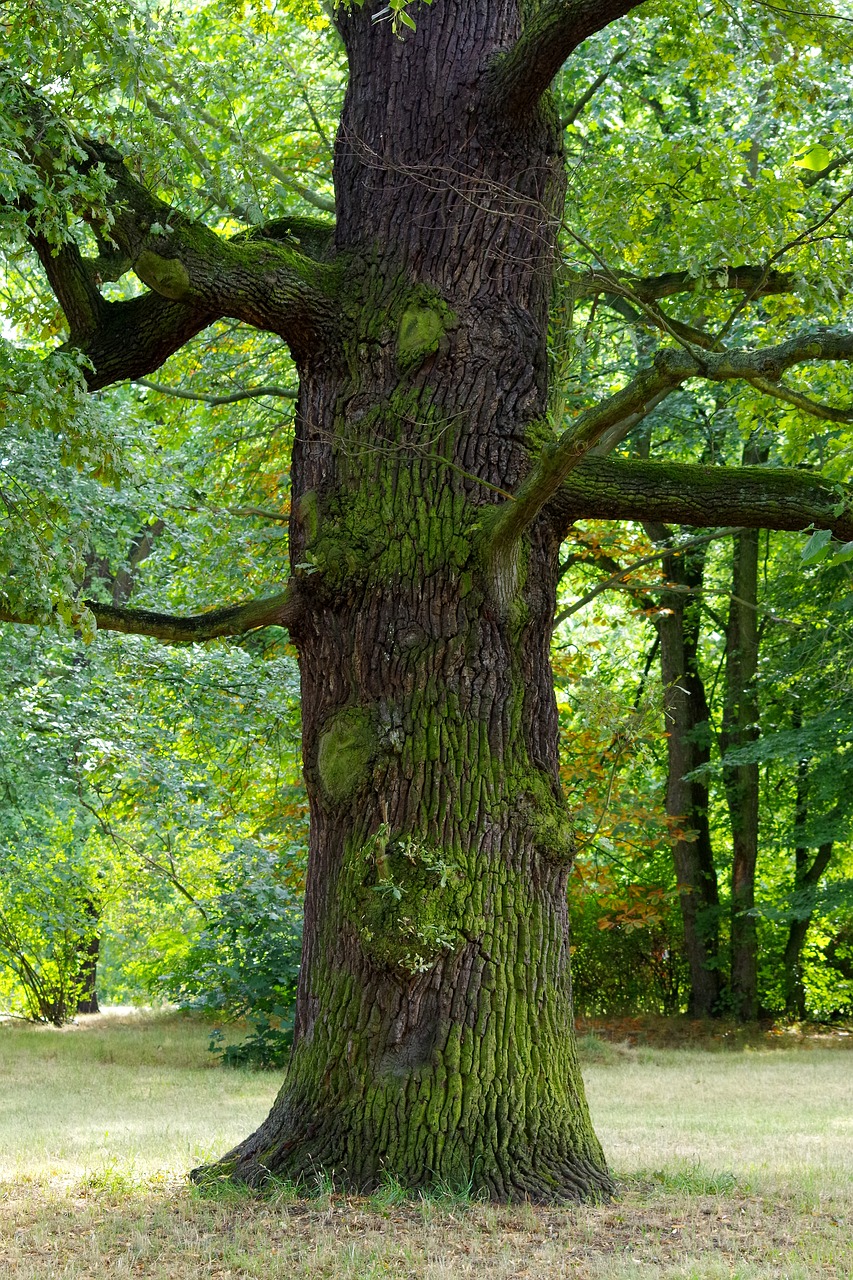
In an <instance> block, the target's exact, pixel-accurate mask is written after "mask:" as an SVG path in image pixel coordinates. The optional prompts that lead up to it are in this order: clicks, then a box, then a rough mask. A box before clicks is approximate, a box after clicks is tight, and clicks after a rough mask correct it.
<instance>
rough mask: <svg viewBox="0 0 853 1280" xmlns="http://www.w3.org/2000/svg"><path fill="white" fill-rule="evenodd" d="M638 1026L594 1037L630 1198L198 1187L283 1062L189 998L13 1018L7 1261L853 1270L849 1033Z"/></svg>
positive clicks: (664, 1277)
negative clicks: (151, 1006) (114, 1015)
mask: <svg viewBox="0 0 853 1280" xmlns="http://www.w3.org/2000/svg"><path fill="white" fill-rule="evenodd" d="M630 1039H631V1037H626V1038H625V1039H624V1041H623V1042H622V1043H617V1044H613V1043H610V1042H608V1041H606V1040H604V1039H602V1038H601V1036H600V1035H597V1036H588V1037H584V1040H583V1052H584V1059H585V1068H584V1074H585V1078H586V1081H587V1091H588V1094H589V1099H590V1105H591V1108H592V1112H593V1117H594V1119H595V1122H596V1127H597V1130H598V1132H599V1135H600V1136H601V1138H602V1141H603V1142H604V1145H605V1148H606V1150H607V1152H608V1156H609V1158H610V1162H611V1166H612V1168H613V1169H614V1171H615V1173H616V1174H617V1176H618V1177H619V1179H620V1190H621V1198H620V1200H619V1201H618V1202H616V1203H614V1204H611V1205H603V1206H596V1207H583V1208H577V1209H547V1208H545V1209H543V1208H535V1207H532V1206H529V1205H520V1206H516V1207H509V1208H506V1207H494V1206H490V1205H479V1204H466V1203H464V1202H459V1201H454V1200H452V1199H448V1198H445V1199H443V1200H442V1199H432V1200H419V1201H411V1200H405V1199H403V1198H402V1197H401V1196H400V1194H399V1192H398V1189H397V1188H395V1187H394V1186H393V1185H389V1186H388V1187H386V1188H384V1189H383V1191H381V1192H380V1193H378V1194H377V1195H374V1196H372V1197H370V1198H362V1199H355V1198H344V1197H339V1196H335V1195H331V1194H329V1191H328V1188H326V1187H323V1186H322V1185H320V1186H318V1187H317V1188H316V1189H315V1190H314V1194H313V1195H312V1196H311V1197H310V1198H308V1199H302V1200H296V1199H294V1198H293V1197H292V1196H291V1195H290V1194H288V1193H287V1191H286V1189H283V1190H280V1191H279V1192H278V1194H277V1195H274V1196H273V1197H271V1198H267V1199H258V1198H255V1197H253V1196H250V1195H245V1194H240V1193H239V1192H226V1193H222V1192H221V1191H220V1192H217V1193H216V1194H215V1195H211V1194H209V1193H208V1194H204V1193H202V1192H200V1191H199V1190H197V1189H195V1188H190V1187H188V1186H187V1184H186V1182H185V1180H184V1174H185V1172H186V1170H187V1169H188V1168H190V1167H192V1166H193V1165H194V1164H198V1163H200V1162H201V1161H204V1160H205V1159H209V1158H210V1157H212V1156H215V1155H217V1154H221V1153H222V1152H223V1151H224V1150H225V1149H226V1148H227V1147H228V1146H229V1145H231V1144H232V1143H233V1142H234V1141H236V1140H237V1139H238V1138H240V1137H243V1136H245V1134H246V1133H248V1132H249V1130H250V1129H251V1128H253V1127H254V1126H255V1125H256V1123H257V1122H258V1120H259V1119H261V1118H262V1116H263V1115H264V1114H265V1112H266V1109H267V1107H268V1106H269V1103H270V1102H271V1100H272V1097H273V1095H274V1093H275V1090H276V1085H277V1080H276V1078H275V1077H274V1076H269V1075H252V1074H247V1073H242V1072H226V1071H223V1070H221V1069H218V1068H216V1067H215V1066H212V1065H211V1062H210V1059H209V1055H207V1053H206V1050H205V1045H206V1035H205V1031H204V1029H203V1028H202V1027H200V1026H199V1025H198V1024H194V1023H192V1022H187V1021H185V1020H183V1019H179V1018H174V1017H171V1018H148V1019H138V1018H130V1019H127V1018H124V1019H109V1018H101V1019H90V1020H87V1021H86V1023H85V1025H81V1026H79V1027H75V1028H70V1029H68V1030H64V1031H55V1030H50V1029H39V1028H28V1027H22V1026H10V1025H6V1026H0V1179H2V1185H0V1240H2V1249H0V1277H3V1280H5V1278H6V1277H10V1278H11V1277H14V1278H15V1280H30V1278H32V1280H35V1278H36V1277H38V1280H42V1278H44V1280H47V1278H51V1280H52V1278H53V1277H57V1278H58V1277H62V1278H63V1280H78V1278H79V1280H82V1278H83V1277H87V1278H89V1277H91V1278H95V1277H97V1278H98V1280H102V1278H104V1277H110V1276H120V1277H130V1276H141V1277H148V1278H150V1280H155V1278H156V1280H166V1278H167V1277H168V1280H190V1277H193V1278H195V1277H216V1280H226V1278H228V1280H237V1278H238V1277H240V1278H243V1277H247V1278H248V1277H257V1278H258V1280H261V1278H262V1277H263V1280H277V1278H278V1277H287V1280H303V1277H304V1278H305V1280H308V1277H312V1278H313V1277H324V1278H325V1277H329V1280H338V1278H339V1277H340V1278H344V1277H346V1278H349V1277H352V1280H372V1278H373V1277H380V1276H392V1277H400V1280H404V1278H405V1280H408V1278H409V1277H411V1278H412V1280H462V1277H483V1278H486V1277H488V1278H489V1280H491V1277H495V1280H509V1278H510V1277H513V1278H514V1277H530V1278H533V1280H556V1278H557V1277H579V1278H585V1277H589V1280H624V1277H627V1276H631V1277H638V1278H640V1280H651V1278H652V1277H655V1278H656V1280H657V1278H660V1280H670V1278H671V1280H675V1278H676V1277H683V1278H684V1280H692V1278H696V1280H706V1278H707V1280H717V1278H718V1277H719V1278H723V1277H727V1278H728V1277H736V1278H737V1280H759V1278H761V1280H764V1278H767V1280H769V1278H770V1277H779V1278H784V1280H801V1278H802V1280H805V1278H806V1277H808V1278H809V1280H811V1278H813V1277H821V1278H822V1277H828V1278H829V1280H836V1278H838V1280H841V1278H847V1277H851V1276H853V1230H851V1223H853V1056H851V1054H850V1052H845V1051H844V1049H843V1048H839V1047H830V1045H829V1043H826V1044H823V1043H820V1042H818V1043H817V1044H811V1045H810V1046H809V1047H802V1046H800V1047H784V1048H779V1049H776V1050H775V1051H770V1050H768V1049H766V1048H765V1047H764V1042H763V1041H759V1042H757V1044H755V1045H746V1046H745V1047H740V1048H739V1049H738V1050H736V1051H726V1050H720V1049H719V1048H714V1047H713V1046H705V1045H702V1044H700V1045H698V1046H697V1045H696V1044H692V1045H691V1047H687V1048H680V1049H672V1048H655V1047H649V1046H648V1045H645V1044H643V1043H638V1044H635V1045H634V1046H632V1045H631V1044H630ZM634 1039H638V1037H634ZM851 1039H853V1038H851ZM688 1043H689V1042H688ZM843 1043H844V1041H838V1042H837V1044H839V1045H840V1044H843ZM846 1043H847V1044H849V1043H850V1040H849V1039H848V1041H847V1042H846ZM806 1044H807V1045H809V1042H806Z"/></svg>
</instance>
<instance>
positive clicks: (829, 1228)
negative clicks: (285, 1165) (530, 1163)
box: [0, 1184, 853, 1280]
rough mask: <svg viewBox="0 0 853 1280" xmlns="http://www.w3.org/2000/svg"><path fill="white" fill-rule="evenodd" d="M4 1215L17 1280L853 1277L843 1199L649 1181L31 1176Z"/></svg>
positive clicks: (8, 1272)
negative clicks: (466, 1197) (362, 1192)
mask: <svg viewBox="0 0 853 1280" xmlns="http://www.w3.org/2000/svg"><path fill="white" fill-rule="evenodd" d="M0 1222H2V1234H3V1237H4V1260H3V1263H2V1264H0V1265H1V1266H2V1274H3V1276H4V1277H7V1276H8V1277H9V1278H10V1280H12V1278H14V1280H36V1278H38V1280H52V1278H53V1277H60V1276H61V1277H63V1280H65V1278H67V1280H84V1278H85V1280H90V1278H91V1280H96V1278H97V1280H102V1278H103V1277H107V1276H142V1277H146V1278H148V1280H167V1277H168V1280H190V1277H197V1276H205V1277H210V1278H211V1280H237V1278H238V1277H240V1278H241V1280H243V1278H246V1280H249V1278H252V1280H254V1278H256V1277H257V1280H278V1277H282V1278H284V1277H286V1278H287V1280H308V1278H309V1277H310V1278H311V1280H315V1278H316V1280H321V1278H322V1280H325V1278H326V1277H328V1278H329V1280H338V1277H341V1278H350V1277H352V1278H353V1280H371V1278H372V1277H379V1276H395V1277H400V1280H404V1278H405V1280H463V1278H464V1277H471V1276H483V1277H486V1276H488V1277H494V1278H495V1280H509V1278H510V1277H513V1278H514V1277H531V1278H534V1280H557V1277H570V1276H571V1277H589V1278H590V1280H593V1278H594V1280H622V1278H623V1277H627V1276H635V1277H643V1278H644V1280H645V1278H646V1277H648V1278H651V1277H661V1278H662V1280H670V1278H671V1280H675V1278H676V1277H684V1278H685V1280H687V1278H692V1277H697V1278H698V1277H701V1278H702V1280H705V1278H706V1277H707V1278H708V1280H710V1278H712V1277H713V1278H714V1280H716V1278H717V1277H737V1278H738V1280H759V1278H760V1280H765V1278H766V1280H770V1277H774V1278H775V1277H778V1278H782V1277H784V1280H801V1278H802V1280H805V1278H806V1277H810V1278H811V1277H818V1276H820V1277H827V1280H842V1278H843V1277H848V1276H850V1275H851V1273H853V1245H851V1242H850V1235H849V1231H848V1228H847V1224H846V1223H845V1222H844V1221H843V1219H842V1218H841V1217H840V1216H839V1214H838V1207H837V1206H836V1208H833V1207H832V1206H831V1205H829V1204H826V1205H824V1206H823V1207H822V1208H821V1209H819V1210H816V1209H804V1208H803V1207H802V1205H799V1204H798V1203H797V1202H796V1200H794V1201H791V1200H788V1201H768V1200H765V1199H763V1198H761V1197H757V1196H750V1195H746V1194H743V1193H738V1192H734V1193H732V1194H731V1195H728V1196H726V1197H722V1198H721V1197H715V1196H693V1195H685V1194H683V1193H682V1194H674V1193H672V1192H667V1191H661V1190H660V1189H659V1188H657V1187H655V1186H645V1187H644V1186H639V1185H636V1184H634V1185H631V1184H629V1185H627V1186H625V1187H623V1198H622V1199H621V1201H620V1202H618V1203H616V1204H612V1205H602V1206H596V1207H581V1208H574V1209H543V1208H536V1207H533V1206H530V1205H520V1206H517V1207H512V1206H509V1207H503V1206H499V1207H496V1206H491V1205H476V1204H475V1205H469V1206H458V1205H449V1204H441V1203H437V1202H431V1201H422V1202H420V1203H417V1202H409V1203H406V1204H401V1205H394V1206H388V1207H380V1206H377V1205H376V1203H375V1201H373V1200H368V1199H356V1198H345V1197H338V1196H331V1197H323V1198H321V1199H320V1200H318V1201H315V1202H311V1201H308V1202H305V1201H302V1202H298V1203H286V1202H282V1201H281V1200H279V1201H276V1199H275V1198H273V1199H271V1200H269V1199H256V1198H253V1197H247V1196H239V1195H235V1196H230V1197H227V1198H225V1199H224V1200H223V1199H210V1198H206V1197H204V1196H203V1195H199V1194H198V1193H195V1192H193V1191H190V1190H187V1189H186V1188H175V1187H172V1188H169V1189H165V1188H162V1189H152V1188H148V1189H144V1188H137V1189H136V1190H134V1191H133V1192H127V1193H126V1194H123V1195H116V1193H115V1192H111V1191H108V1190H104V1189H92V1188H85V1187H82V1186H78V1187H74V1188H68V1189H66V1190H65V1191H61V1192H60V1191H57V1190H56V1189H55V1188H53V1189H51V1188H45V1187H38V1186H30V1187H21V1186H19V1187H18V1188H17V1190H16V1191H15V1192H14V1194H13V1195H11V1196H10V1197H9V1198H8V1199H7V1200H6V1202H5V1203H4V1205H3V1207H2V1210H0Z"/></svg>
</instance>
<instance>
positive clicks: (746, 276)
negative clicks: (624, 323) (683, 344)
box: [568, 265, 796, 303]
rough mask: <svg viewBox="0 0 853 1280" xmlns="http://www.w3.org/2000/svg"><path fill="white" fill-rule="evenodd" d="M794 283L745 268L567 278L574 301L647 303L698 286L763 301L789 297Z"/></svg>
mask: <svg viewBox="0 0 853 1280" xmlns="http://www.w3.org/2000/svg"><path fill="white" fill-rule="evenodd" d="M795 283H796V282H795V280H794V277H793V276H792V275H791V274H790V272H787V271H774V270H768V269H767V268H766V267H755V266H748V265H742V266H739V267H720V268H719V269H715V270H713V271H712V272H710V274H709V275H708V276H707V277H702V278H701V279H700V278H697V277H696V276H693V275H690V274H689V273H688V272H687V271H666V272H664V274H663V275H659V276H630V275H624V274H617V273H616V272H610V271H602V270H597V271H588V272H586V273H584V274H580V273H578V274H577V275H570V276H569V277H568V288H569V291H570V292H571V294H572V296H573V297H574V298H576V299H582V298H595V297H599V296H600V295H601V294H610V295H613V296H615V297H623V298H630V299H632V300H634V301H636V302H646V303H648V302H660V300H661V299H662V298H671V297H673V296H674V295H675V294H679V293H695V292H696V290H697V289H698V288H699V287H700V286H701V287H702V288H705V289H719V290H729V291H733V292H743V293H748V294H750V296H751V297H753V298H763V297H765V295H767V294H774V293H790V292H791V291H792V290H793V289H794V287H795Z"/></svg>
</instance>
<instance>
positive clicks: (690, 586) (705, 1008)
mask: <svg viewBox="0 0 853 1280" xmlns="http://www.w3.org/2000/svg"><path fill="white" fill-rule="evenodd" d="M645 528H646V532H647V533H648V534H649V536H650V537H651V538H653V539H654V540H655V541H662V540H663V539H664V538H666V537H668V536H669V530H668V529H666V528H664V527H663V526H662V525H658V524H653V523H650V522H647V523H646V526H645ZM705 555H706V551H705V548H704V547H703V548H701V549H697V550H696V551H694V552H692V553H690V554H687V555H679V556H667V557H666V559H665V561H664V571H665V573H666V575H667V578H668V579H669V581H670V582H672V583H673V584H674V586H676V587H677V588H681V590H677V591H673V592H671V593H667V594H665V595H664V596H663V597H662V599H661V605H662V608H661V609H660V611H659V612H658V613H656V614H655V615H654V623H655V626H656V627H657V632H658V635H659V636H660V664H661V681H662V683H663V687H664V710H665V714H666V732H667V740H666V742H667V787H666V812H667V815H668V817H669V818H670V820H671V821H672V822H673V824H674V830H673V836H672V858H673V863H674V866H675V874H676V878H677V881H678V895H679V904H680V907H681V917H682V921H683V924H684V948H685V952H686V955H687V964H688V968H689V970H690V1003H689V1013H690V1014H691V1016H692V1017H694V1018H710V1017H713V1016H714V1015H715V1014H717V1013H718V1012H719V1007H718V1005H719V998H720V972H719V959H718V941H719V905H720V900H719V896H718V893H717V873H716V869H715V867H714V854H713V848H712V845H711V829H710V826H709V823H708V802H709V797H708V785H707V783H706V782H705V781H704V780H703V779H702V778H692V777H690V776H689V775H690V774H692V773H693V772H694V770H697V769H700V768H701V767H702V766H703V765H707V764H708V762H709V761H710V758H711V755H710V728H709V719H710V713H709V710H708V700H707V697H706V694H705V685H704V682H703V680H702V675H701V673H700V670H699V608H698V600H697V599H696V595H695V593H698V592H699V591H700V590H701V587H702V581H703V577H704V571H705ZM687 592H693V593H694V596H693V598H691V596H690V595H688V594H687Z"/></svg>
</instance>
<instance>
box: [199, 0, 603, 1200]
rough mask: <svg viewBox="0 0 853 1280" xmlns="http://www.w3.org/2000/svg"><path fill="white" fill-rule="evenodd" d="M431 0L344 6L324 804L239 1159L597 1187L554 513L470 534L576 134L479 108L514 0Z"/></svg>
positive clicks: (320, 619) (534, 414) (314, 400)
mask: <svg viewBox="0 0 853 1280" xmlns="http://www.w3.org/2000/svg"><path fill="white" fill-rule="evenodd" d="M437 8H438V6H436V9H437ZM434 13H435V10H432V9H427V8H421V9H420V10H419V12H418V29H417V32H416V33H414V34H411V33H407V36H406V39H405V40H402V41H401V40H397V39H395V38H394V37H393V35H392V34H391V32H390V30H389V28H388V26H387V24H385V25H384V26H383V24H374V23H372V22H371V20H370V15H369V13H368V12H367V11H366V10H362V9H357V8H355V7H354V8H353V11H352V13H351V14H349V15H346V16H345V17H343V18H342V29H343V32H344V35H345V39H346V42H347V47H348V52H349V56H350V67H351V78H350V88H349V91H348V96H347V100H346V105H345V110H344V115H343V120H342V125H341V131H340V134H339V139H338V146H337V156H336V190H337V196H338V223H337V250H338V256H339V261H340V262H342V263H344V264H345V266H344V267H342V270H345V271H346V274H347V280H348V289H349V299H350V302H349V307H350V310H349V312H348V314H347V317H346V322H347V328H348V330H349V333H350V336H349V338H348V339H347V341H346V342H345V343H344V344H342V345H341V346H340V347H339V348H337V349H326V350H325V351H323V352H322V354H321V355H320V356H318V357H314V358H312V359H310V360H307V361H305V362H304V363H303V366H302V368H301V393H300V401H299V414H298V437H297V444H296V450H295V458H294V469H293V493H294V518H293V524H292V531H291V536H292V555H293V561H294V565H295V566H296V569H295V572H296V574H297V576H298V577H299V578H300V579H301V581H302V589H303V590H304V592H305V593H306V598H308V599H309V600H310V605H311V607H310V609H308V610H307V611H306V613H305V615H304V617H303V618H302V620H301V621H300V622H299V623H298V624H297V625H295V626H294V628H293V632H292V634H293V638H294V640H295V642H296V644H297V646H298V650H299V656H300V663H301V669H302V680H303V685H302V714H303V742H304V761H305V777H306V782H307V786H308V792H309V797H310V802H311V819H312V828H311V847H310V860H309V872H308V883H307V891H306V901H305V942H304V953H303V963H302V969H301V975H300V985H299V994H298V1004H297V1014H296V1032H295V1043H294V1051H293V1056H292V1060H291V1064H290V1069H289V1072H288V1075H287V1079H286V1081H285V1084H284V1087H283V1089H282V1091H281V1093H280V1095H279V1097H278V1099H277V1101H276V1104H275V1106H274V1108H273V1110H272V1112H271V1114H270V1116H269V1117H268V1119H267V1120H266V1121H265V1123H264V1124H263V1125H262V1126H261V1128H260V1129H259V1130H258V1131H257V1133H255V1134H254V1135H252V1137H250V1138H249V1139H247V1141H246V1142H244V1143H242V1144H241V1146H240V1147H238V1148H236V1149H235V1151H234V1152H232V1153H230V1155H229V1156H228V1157H226V1158H225V1162H224V1167H225V1168H226V1169H227V1170H228V1171H229V1172H230V1173H231V1174H232V1175H233V1176H236V1177H238V1178H243V1179H246V1180H248V1181H250V1182H259V1181H262V1180H263V1179H264V1178H265V1177H266V1176H268V1174H269V1173H274V1174H277V1175H279V1176H283V1177H290V1178H306V1179H311V1178H312V1177H314V1176H315V1174H316V1172H317V1171H318V1170H320V1169H324V1170H326V1171H328V1172H330V1173H332V1174H333V1176H334V1177H335V1178H336V1179H337V1180H339V1181H340V1182H342V1183H344V1184H346V1185H348V1186H350V1187H357V1188H365V1187H371V1186H374V1185H376V1183H377V1182H378V1181H379V1180H380V1179H381V1177H382V1176H383V1174H389V1175H394V1176H395V1177H397V1178H399V1179H400V1180H401V1181H402V1182H403V1183H404V1184H406V1185H409V1186H413V1185H414V1186H417V1185H425V1184H428V1183H434V1182H442V1183H445V1184H448V1183H449V1184H452V1185H457V1186H460V1187H469V1188H473V1189H482V1190H485V1191H486V1192H488V1193H489V1194H490V1195H491V1196H494V1197H497V1198H504V1199H505V1198H507V1197H519V1196H531V1197H548V1198H550V1197H554V1196H556V1197H562V1198H580V1197H584V1196H590V1195H601V1194H606V1193H607V1191H608V1190H609V1188H610V1182H609V1179H608V1176H607V1173H606V1168H605V1164H604V1160H603V1156H602V1153H601V1148H600V1146H599V1144H598V1142H597V1140H596V1138H595V1136H594V1134H593V1132H592V1129H591V1127H590V1123H589V1118H588V1114H587V1109H586V1104H585V1101H584V1096H583V1085H582V1081H581V1077H580V1072H579V1070H578V1064H577V1058H576V1054H575V1046H574V1041H573V1034H572V1029H571V984H570V977H569V945H568V921H567V909H566V881H567V875H568V871H569V867H570V863H571V856H572V838H571V829H570V823H569V820H568V815H567V813H566V811H565V808H564V801H563V798H562V795H561V792H560V787H559V782H558V769H557V718H556V708H555V703H554V696H553V685H552V673H551V667H550V660H549V637H550V628H551V621H552V618H553V610H554V604H555V583H556V577H557V572H558V552H559V536H558V533H557V531H556V530H555V529H552V528H551V526H550V525H549V524H548V523H547V522H545V521H544V520H543V521H540V522H539V523H538V524H537V525H536V526H535V527H534V529H533V531H532V534H531V536H530V539H529V541H528V542H527V543H526V546H525V549H524V552H523V555H522V558H521V561H520V562H519V563H518V564H517V565H515V564H509V565H501V566H495V565H494V564H489V563H484V562H483V560H482V558H481V557H480V555H479V552H478V545H479V538H480V536H481V533H482V530H483V529H484V527H485V525H486V523H487V522H488V519H489V513H490V507H491V506H492V504H493V503H494V502H495V500H496V497H497V495H496V492H495V490H496V489H500V490H504V491H506V490H507V489H512V488H513V487H514V486H516V485H517V484H518V482H519V481H520V480H521V478H522V476H523V475H524V473H525V471H526V469H527V467H528V465H529V441H528V440H527V439H526V432H527V430H528V428H529V424H531V423H534V422H536V421H537V420H540V421H541V419H542V418H543V417H544V414H545V411H546V368H547V357H546V332H547V317H548V304H549V298H550V291H551V270H552V262H553V258H554V245H555V236H556V231H557V227H558V225H559V210H560V209H561V204H562V196H563V176H562V162H561V157H560V143H559V129H558V127H557V122H556V120H555V119H554V118H553V116H552V114H551V112H550V109H549V108H548V107H547V106H546V107H544V108H542V109H541V110H539V111H537V112H535V113H533V114H532V115H531V117H530V118H529V120H528V121H527V123H526V124H525V125H524V126H517V125H513V126H510V125H509V124H508V123H507V124H500V123H499V122H497V121H495V120H494V119H493V118H492V117H491V116H490V115H489V113H488V112H487V111H485V110H484V109H483V106H482V102H481V101H480V100H479V97H478V93H479V90H478V85H482V81H483V77H482V76H481V75H478V74H476V73H477V71H478V68H481V67H482V66H484V65H485V63H486V62H487V60H488V59H489V58H491V57H493V56H494V55H495V54H496V53H497V52H498V51H499V50H500V49H501V48H503V47H506V45H507V44H508V43H509V42H510V41H511V40H512V39H513V37H514V36H515V35H516V34H517V8H516V5H515V4H514V3H509V2H508V0H499V2H498V3H495V4H490V5H488V6H485V5H478V6H471V7H469V6H465V5H459V6H452V7H448V6H446V5H445V6H443V7H442V9H441V21H440V23H438V22H437V23H436V26H435V29H434V30H433V32H432V33H431V32H430V19H431V16H432V15H433V14H434ZM436 32H437V33H438V35H436ZM421 43H423V49H421V48H420V46H421ZM415 104H417V105H415ZM436 156H439V157H443V160H442V161H441V165H440V166H438V167H437V164H436V159H435V157H436ZM539 429H540V430H541V427H540V428H539ZM391 530H398V531H399V532H398V533H397V534H396V535H395V536H393V537H392V536H390V533H389V531H391ZM300 566H301V568H300ZM314 566H316V567H318V568H321V569H322V574H317V575H316V576H315V575H313V574H312V572H311V570H312V569H313V567H314Z"/></svg>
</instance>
